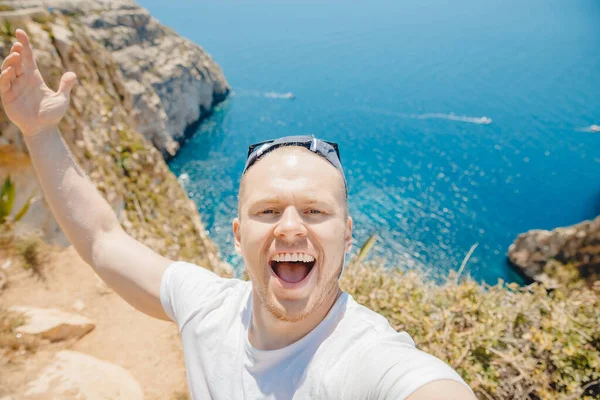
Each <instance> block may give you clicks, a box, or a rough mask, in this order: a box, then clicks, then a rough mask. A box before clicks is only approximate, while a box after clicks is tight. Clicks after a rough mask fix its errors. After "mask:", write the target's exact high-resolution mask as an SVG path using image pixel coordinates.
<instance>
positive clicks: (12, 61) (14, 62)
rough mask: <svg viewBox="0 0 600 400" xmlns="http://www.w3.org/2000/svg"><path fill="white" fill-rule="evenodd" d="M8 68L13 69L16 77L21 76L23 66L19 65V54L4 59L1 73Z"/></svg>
mask: <svg viewBox="0 0 600 400" xmlns="http://www.w3.org/2000/svg"><path fill="white" fill-rule="evenodd" d="M8 67H13V68H14V69H15V73H16V75H17V77H19V76H21V75H23V64H22V63H21V55H20V54H19V53H12V54H10V55H9V56H8V57H6V58H5V59H4V62H3V63H2V71H4V70H5V69H6V68H8Z"/></svg>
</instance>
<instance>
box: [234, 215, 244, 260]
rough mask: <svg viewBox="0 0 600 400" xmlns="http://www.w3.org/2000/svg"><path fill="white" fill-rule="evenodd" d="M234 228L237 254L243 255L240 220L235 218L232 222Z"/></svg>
mask: <svg viewBox="0 0 600 400" xmlns="http://www.w3.org/2000/svg"><path fill="white" fill-rule="evenodd" d="M232 228H233V240H234V246H235V252H236V253H238V254H242V232H241V229H240V219H239V218H234V219H233V222H232Z"/></svg>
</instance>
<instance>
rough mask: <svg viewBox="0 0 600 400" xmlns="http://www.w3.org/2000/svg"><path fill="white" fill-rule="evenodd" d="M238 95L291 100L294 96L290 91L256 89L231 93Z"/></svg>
mask: <svg viewBox="0 0 600 400" xmlns="http://www.w3.org/2000/svg"><path fill="white" fill-rule="evenodd" d="M232 94H233V95H234V96H240V97H264V98H266V99H278V100H293V99H295V98H296V96H295V95H294V93H292V92H260V91H258V90H240V91H235V92H234V93H232Z"/></svg>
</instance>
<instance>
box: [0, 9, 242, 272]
mask: <svg viewBox="0 0 600 400" xmlns="http://www.w3.org/2000/svg"><path fill="white" fill-rule="evenodd" d="M50 3H54V2H43V4H44V5H45V6H48V5H50ZM58 3H59V2H57V4H58ZM68 3H73V6H74V7H75V6H77V5H79V6H82V5H83V4H96V5H97V6H99V7H100V6H107V7H108V6H112V5H114V4H124V6H123V7H126V6H125V5H127V4H129V6H127V7H129V9H131V10H134V11H135V10H139V7H137V6H135V5H134V4H133V3H131V2H128V1H122V2H118V3H117V2H114V3H113V2H112V1H110V2H109V1H105V2H92V1H86V2H84V1H79V2H65V4H68ZM3 4H14V5H15V6H17V5H18V6H33V5H39V4H40V1H37V0H28V1H21V0H19V1H10V2H6V1H5V2H4V3H3ZM39 12H40V10H39V9H36V11H35V12H34V13H33V16H31V15H29V16H28V15H26V13H18V16H17V17H14V16H11V15H8V16H7V14H6V13H5V14H2V13H0V18H4V23H3V27H4V29H3V30H0V62H1V61H2V60H1V59H3V58H4V57H5V56H6V55H7V52H8V51H9V49H10V45H11V43H12V42H13V41H14V40H15V38H14V36H13V32H14V29H15V28H19V27H21V28H24V29H26V30H27V31H28V33H29V34H30V37H31V39H32V42H33V45H34V47H35V49H36V58H37V62H38V66H39V68H40V71H41V72H42V75H44V79H45V80H46V82H47V83H48V84H49V85H50V86H51V87H54V88H56V87H57V84H58V81H59V79H60V76H61V75H62V73H63V72H64V71H65V70H72V71H74V72H75V73H76V74H77V76H78V78H79V84H78V85H76V87H75V89H74V91H73V93H72V96H71V106H70V108H69V112H68V113H67V115H66V117H65V118H64V119H63V121H62V122H61V125H60V128H61V131H62V133H63V138H64V139H65V142H66V143H67V145H68V146H69V148H70V150H71V152H72V153H73V155H74V156H75V158H76V160H77V162H78V163H79V165H80V166H81V167H82V168H83V170H84V171H85V172H86V173H87V175H88V176H89V177H90V179H91V180H92V181H93V182H94V183H95V185H96V187H97V188H98V190H99V191H100V192H101V193H102V194H103V195H104V197H105V198H106V200H107V201H108V202H109V203H110V204H111V205H112V206H113V208H114V210H115V212H116V213H117V214H118V216H119V219H120V221H121V224H122V226H123V227H124V229H125V230H126V231H127V232H128V233H129V234H131V235H132V236H133V237H134V238H136V239H138V240H140V241H141V242H143V243H145V244H146V245H148V246H149V247H151V248H153V249H154V250H156V251H158V252H160V253H161V254H163V255H165V256H167V257H170V258H174V259H184V260H190V261H193V262H195V263H197V264H199V265H203V266H205V267H206V268H209V269H213V270H215V271H217V272H219V273H222V274H230V273H231V269H230V267H229V266H228V265H227V264H224V263H222V262H221V261H220V258H219V254H218V251H217V248H216V246H215V245H214V243H213V242H212V241H211V240H210V239H209V238H208V236H207V234H206V231H205V228H204V226H203V224H202V222H201V220H200V216H199V213H198V211H197V208H196V205H195V204H194V203H193V202H192V201H191V200H190V199H189V198H188V197H187V195H186V193H185V191H184V190H183V189H182V187H181V186H180V185H179V183H178V182H177V180H176V178H175V176H174V175H173V174H172V173H171V172H170V171H169V169H168V167H167V165H166V163H165V162H164V160H163V156H162V154H161V151H159V150H157V149H156V148H155V147H154V146H153V144H152V143H153V142H155V140H154V139H153V138H151V140H152V142H151V141H148V140H147V139H146V138H145V137H144V136H143V135H142V134H141V133H140V132H139V131H138V130H137V124H136V120H135V116H136V115H138V112H137V111H136V110H135V105H134V103H135V99H136V94H132V93H131V91H130V90H129V89H128V83H127V82H128V80H127V78H125V77H124V76H123V73H122V69H121V67H120V65H119V63H118V62H117V61H116V60H115V57H114V56H113V51H111V50H110V49H107V48H106V47H105V43H101V42H99V41H98V38H95V37H94V36H93V35H92V33H90V32H91V30H92V28H90V27H89V26H88V25H87V24H86V23H85V22H84V21H83V17H84V15H81V13H79V14H78V13H77V11H71V12H66V11H65V13H61V12H57V11H56V10H55V11H52V12H49V11H48V10H47V9H46V11H45V14H43V15H40V14H39ZM103 12H104V11H99V12H98V15H102V13H103ZM139 12H141V11H139ZM11 13H13V12H12V11H9V12H8V14H11ZM13 14H14V13H13ZM11 18H12V19H11ZM117 20H118V18H117ZM148 23H150V22H148ZM154 23H156V22H154ZM115 29H116V28H115ZM165 29H166V28H165ZM117 33H118V31H117V32H115V36H116V35H117ZM157 40H159V39H157ZM163 40H166V39H164V38H163ZM182 76H183V74H182ZM206 76H208V75H206ZM190 79H191V78H190ZM154 83H156V82H154ZM141 84H142V85H144V84H146V83H144V82H142V83H141ZM150 86H152V84H150ZM159 86H160V85H159ZM217 86H218V85H213V88H214V87H217ZM163 88H164V89H165V90H166V91H167V89H166V86H163ZM148 96H152V93H150V94H148ZM211 96H212V95H211ZM217 97H218V96H217ZM211 99H213V100H211V101H216V100H215V97H214V96H212V97H211ZM161 104H164V102H162V100H161ZM161 150H163V149H161ZM9 174H10V175H11V176H12V178H13V181H14V182H15V187H16V191H17V197H16V200H15V209H19V208H20V207H21V205H22V204H24V202H25V201H26V199H27V198H29V197H30V196H31V195H33V196H34V197H35V198H36V199H37V200H36V201H34V203H33V204H32V206H31V208H30V210H29V212H28V213H27V215H26V216H25V218H23V220H22V221H21V222H20V223H19V226H18V229H19V230H22V231H30V230H32V229H37V230H40V231H41V233H42V234H43V236H44V237H45V239H46V240H48V241H49V242H52V243H61V244H65V242H66V239H65V238H64V236H63V235H62V233H61V231H60V228H59V227H58V225H57V224H56V222H55V220H54V218H53V216H52V215H51V213H50V211H49V208H48V206H47V204H46V203H45V201H44V199H43V195H42V192H41V190H40V188H39V186H38V185H37V181H36V179H35V178H34V177H35V174H34V172H33V169H32V166H31V164H30V162H29V159H28V156H27V149H26V148H25V146H24V144H23V141H22V138H21V136H20V133H19V132H18V129H17V128H16V127H15V126H14V125H13V124H11V123H10V122H9V121H8V119H7V117H6V115H5V114H4V113H3V112H2V113H1V114H0V178H3V177H5V176H7V175H9Z"/></svg>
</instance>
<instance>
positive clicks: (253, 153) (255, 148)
mask: <svg viewBox="0 0 600 400" xmlns="http://www.w3.org/2000/svg"><path fill="white" fill-rule="evenodd" d="M283 146H300V147H304V148H305V149H308V150H310V151H312V152H313V153H316V154H318V155H320V156H321V157H323V158H325V159H326V160H327V161H329V162H330V163H331V164H332V165H333V166H334V167H336V168H337V169H338V170H340V172H341V173H342V176H344V170H343V169H342V163H341V159H340V150H339V147H338V145H337V143H334V142H328V141H326V140H321V139H317V138H316V137H315V136H314V135H302V136H285V137H282V138H278V139H271V140H266V141H264V142H259V143H255V144H252V145H250V147H248V158H247V160H246V166H245V167H244V172H243V173H242V175H243V174H245V173H246V171H247V170H248V168H250V167H251V166H252V165H253V164H254V163H256V162H257V161H258V160H259V159H260V158H261V157H263V156H264V155H265V154H268V153H269V152H271V151H273V150H275V149H277V148H279V147H283ZM345 181H346V178H345V177H344V182H345Z"/></svg>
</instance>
